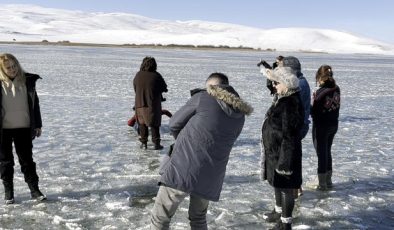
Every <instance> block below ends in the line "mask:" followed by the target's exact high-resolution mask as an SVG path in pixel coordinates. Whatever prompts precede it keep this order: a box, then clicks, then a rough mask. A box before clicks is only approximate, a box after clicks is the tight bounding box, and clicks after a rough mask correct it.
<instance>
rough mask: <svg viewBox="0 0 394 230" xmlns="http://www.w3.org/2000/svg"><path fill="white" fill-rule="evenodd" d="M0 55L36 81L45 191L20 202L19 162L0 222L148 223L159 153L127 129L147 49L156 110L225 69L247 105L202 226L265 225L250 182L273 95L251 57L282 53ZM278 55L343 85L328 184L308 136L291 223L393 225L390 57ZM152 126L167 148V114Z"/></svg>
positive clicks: (262, 197)
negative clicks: (157, 96) (319, 184)
mask: <svg viewBox="0 0 394 230" xmlns="http://www.w3.org/2000/svg"><path fill="white" fill-rule="evenodd" d="M0 50H1V52H10V53H13V54H15V55H16V56H17V57H18V58H19V59H20V62H21V63H22V65H23V67H24V68H25V69H26V70H27V71H30V72H33V73H38V74H40V75H41V76H42V78H43V79H42V80H39V81H38V83H37V90H38V94H39V97H40V103H41V111H42V116H43V123H44V127H43V135H42V137H40V138H38V139H37V140H35V141H34V159H35V161H36V163H37V169H38V174H39V176H40V186H41V188H42V190H43V192H44V193H45V194H46V195H47V196H48V201H47V202H45V203H37V202H35V201H31V200H29V198H30V195H29V191H28V188H27V185H26V184H25V182H24V179H23V175H22V174H21V173H20V166H19V164H18V162H16V166H15V180H14V181H15V198H16V204H14V205H3V204H0V229H148V225H149V212H150V210H151V208H152V206H153V202H154V196H155V194H156V192H157V189H158V187H157V179H158V167H159V161H160V157H161V155H162V154H163V153H160V152H158V151H143V150H140V149H139V148H138V141H137V135H136V133H135V132H134V130H133V129H132V128H130V127H128V126H127V119H128V118H129V117H130V116H131V115H132V106H133V100H134V94H133V90H132V85H131V80H132V78H133V76H134V74H135V73H136V71H137V70H138V69H139V65H140V62H141V60H142V58H143V57H145V56H147V55H151V56H154V57H155V58H156V59H157V62H158V71H159V72H160V73H162V75H163V76H164V78H165V80H166V82H167V83H168V86H169V93H167V94H165V95H164V96H165V97H166V98H167V101H166V102H164V103H163V107H164V108H166V109H168V110H170V111H171V112H175V111H176V110H177V109H178V108H179V107H180V106H182V105H183V104H184V103H185V102H186V100H187V99H188V98H189V97H190V95H189V90H190V89H192V88H196V87H201V86H203V83H204V81H205V79H206V77H207V76H208V75H209V74H210V73H212V72H215V71H221V72H224V73H226V74H227V75H228V76H229V77H230V81H231V84H232V85H233V86H234V87H235V88H236V89H237V90H238V92H239V93H240V95H241V97H243V98H244V99H245V100H247V101H248V102H250V103H251V104H252V105H253V107H254V108H255V112H254V113H253V114H252V116H250V117H248V118H247V119H246V123H245V127H244V129H243V132H242V134H241V135H240V137H239V139H238V140H237V142H236V143H235V146H234V148H233V151H232V154H231V157H230V161H229V164H228V167H227V176H226V178H225V182H224V185H223V192H222V195H221V198H220V201H219V202H216V203H215V202H212V203H211V204H210V207H209V212H208V216H207V218H208V223H209V228H210V229H267V228H269V227H272V224H267V223H265V221H264V220H263V218H262V214H263V213H264V212H266V211H270V210H272V208H273V189H272V188H271V187H270V186H269V185H268V184H267V183H266V182H261V181H260V178H259V172H260V171H259V170H260V168H259V159H260V145H259V138H260V131H261V123H262V121H263V117H264V114H265V111H266V110H267V109H268V107H269V105H270V101H271V98H270V96H269V93H268V90H267V89H266V88H265V79H264V78H263V77H262V76H261V74H260V73H259V69H258V68H257V66H256V64H257V62H258V61H259V60H260V58H263V59H266V60H267V61H274V59H275V57H276V56H278V55H279V53H270V52H267V53H262V52H251V51H201V50H183V49H121V48H92V47H91V48H87V47H56V46H22V45H0ZM280 54H282V55H295V56H297V57H299V59H300V60H301V63H302V67H303V72H304V74H305V76H306V77H307V79H308V80H309V83H310V85H311V88H313V87H314V84H315V82H314V75H315V71H316V70H317V68H318V67H319V66H320V65H321V64H329V65H332V67H333V70H334V75H335V77H336V80H337V82H338V84H339V86H340V87H341V92H342V108H341V114H340V123H339V130H338V133H337V135H336V138H335V140H334V145H333V147H332V152H333V159H334V173H333V174H334V175H333V181H334V186H335V187H334V189H333V190H332V191H329V192H317V191H314V190H313V189H312V187H313V185H314V184H315V183H316V181H317V178H316V177H317V176H316V166H317V159H316V155H315V151H314V149H313V146H312V142H311V134H310V132H309V134H308V136H307V137H306V138H305V140H304V142H303V179H304V183H303V185H304V195H303V196H302V197H301V198H300V199H299V200H298V201H297V202H296V209H295V211H294V214H295V220H294V229H393V228H394V206H393V203H394V191H393V189H394V180H393V178H394V169H393V163H394V160H393V140H394V138H393V114H394V102H393V99H394V98H393V97H394V91H393V88H392V81H393V73H394V65H393V63H394V57H392V56H377V55H334V54H330V55H328V54H312V53H280ZM161 132H162V139H163V145H164V146H166V147H168V146H169V145H170V144H171V143H172V142H173V138H172V137H171V136H170V134H169V129H168V118H166V117H163V126H162V127H161ZM0 187H1V188H0V194H1V196H2V194H3V188H2V186H0ZM1 198H2V197H1ZM188 202H189V201H188V199H187V200H185V201H184V202H183V203H182V205H181V206H180V207H179V209H178V211H177V213H176V215H175V216H174V218H173V221H172V225H171V227H172V229H185V228H186V229H187V228H188V219H187V207H188Z"/></svg>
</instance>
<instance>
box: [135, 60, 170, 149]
mask: <svg viewBox="0 0 394 230" xmlns="http://www.w3.org/2000/svg"><path fill="white" fill-rule="evenodd" d="M156 69H157V63H156V60H155V59H154V58H153V57H145V58H144V59H143V60H142V63H141V67H140V71H139V72H138V73H137V74H136V75H135V77H134V80H133V86H134V92H135V111H136V115H137V122H138V127H139V131H140V142H141V148H142V149H147V147H148V144H147V143H148V135H149V129H148V127H150V128H151V132H152V142H153V144H154V149H155V150H160V149H163V146H162V145H160V141H161V139H160V126H161V111H162V107H161V102H162V100H163V97H162V93H163V92H167V91H168V90H167V84H166V82H165V81H164V79H163V77H162V76H161V74H160V73H158V72H157V71H156Z"/></svg>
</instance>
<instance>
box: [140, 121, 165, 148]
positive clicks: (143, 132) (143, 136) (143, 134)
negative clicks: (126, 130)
mask: <svg viewBox="0 0 394 230" xmlns="http://www.w3.org/2000/svg"><path fill="white" fill-rule="evenodd" d="M139 130H140V141H141V142H142V143H147V142H148V136H149V127H148V126H146V125H142V124H140V125H139ZM150 130H151V132H152V142H153V143H154V144H160V126H152V127H150Z"/></svg>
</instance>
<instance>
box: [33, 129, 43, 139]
mask: <svg viewBox="0 0 394 230" xmlns="http://www.w3.org/2000/svg"><path fill="white" fill-rule="evenodd" d="M35 131H36V137H40V136H41V133H42V130H41V128H36V129H35Z"/></svg>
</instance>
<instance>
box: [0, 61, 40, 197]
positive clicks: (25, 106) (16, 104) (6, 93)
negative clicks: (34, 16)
mask: <svg viewBox="0 0 394 230" xmlns="http://www.w3.org/2000/svg"><path fill="white" fill-rule="evenodd" d="M0 67H1V68H0V69H1V70H0V81H1V93H0V101H1V112H0V121H1V122H0V125H1V126H0V175H1V179H2V180H3V185H4V192H5V198H4V199H5V203H6V204H12V203H14V182H13V179H14V164H15V163H14V156H13V153H12V143H14V146H15V151H16V154H17V155H18V160H19V163H20V165H21V171H22V173H23V175H24V178H25V182H26V183H27V184H28V186H29V189H30V192H31V197H32V198H33V199H36V200H40V201H41V200H45V199H46V198H45V196H44V195H43V194H42V193H41V191H40V190H39V188H38V175H37V172H36V163H35V162H34V161H33V151H32V150H33V144H32V140H33V139H34V138H35V137H39V136H40V135H41V127H42V121H41V112H40V105H39V101H38V97H37V92H36V81H37V79H40V77H39V76H38V75H35V74H29V73H25V72H24V71H23V69H22V67H21V65H20V64H19V62H18V60H17V59H16V58H15V57H14V56H13V55H12V54H1V55H0Z"/></svg>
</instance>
